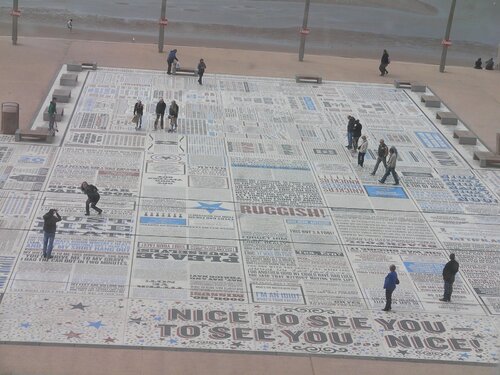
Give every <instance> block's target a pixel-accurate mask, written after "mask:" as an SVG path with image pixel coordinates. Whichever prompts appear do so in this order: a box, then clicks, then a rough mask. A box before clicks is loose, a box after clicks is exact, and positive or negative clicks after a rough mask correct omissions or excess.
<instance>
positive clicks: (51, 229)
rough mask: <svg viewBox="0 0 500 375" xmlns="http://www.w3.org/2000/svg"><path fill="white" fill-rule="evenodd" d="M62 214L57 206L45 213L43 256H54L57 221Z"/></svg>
mask: <svg viewBox="0 0 500 375" xmlns="http://www.w3.org/2000/svg"><path fill="white" fill-rule="evenodd" d="M61 220H62V219H61V216H59V212H57V210H56V209H55V208H51V209H50V210H49V211H48V212H47V213H46V214H45V215H43V258H44V259H50V258H52V249H53V247H54V239H55V237H56V229H57V223H58V222H59V221H61Z"/></svg>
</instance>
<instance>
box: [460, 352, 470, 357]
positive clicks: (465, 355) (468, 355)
mask: <svg viewBox="0 0 500 375" xmlns="http://www.w3.org/2000/svg"><path fill="white" fill-rule="evenodd" d="M460 357H461V358H469V357H470V354H469V353H467V352H464V353H460Z"/></svg>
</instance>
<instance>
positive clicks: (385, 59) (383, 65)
mask: <svg viewBox="0 0 500 375" xmlns="http://www.w3.org/2000/svg"><path fill="white" fill-rule="evenodd" d="M390 63H391V60H390V59H389V53H388V52H387V50H386V49H384V53H383V54H382V58H381V59H380V66H379V67H378V70H380V75H381V76H384V75H386V74H389V72H388V71H387V66H388V65H389V64H390Z"/></svg>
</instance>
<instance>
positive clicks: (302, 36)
mask: <svg viewBox="0 0 500 375" xmlns="http://www.w3.org/2000/svg"><path fill="white" fill-rule="evenodd" d="M309 4H311V0H306V5H305V8H304V18H303V20H302V29H301V30H300V47H299V61H303V60H304V49H305V47H306V36H307V34H308V33H309V29H308V28H307V18H308V17H309Z"/></svg>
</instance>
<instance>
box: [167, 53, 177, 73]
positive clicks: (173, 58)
mask: <svg viewBox="0 0 500 375" xmlns="http://www.w3.org/2000/svg"><path fill="white" fill-rule="evenodd" d="M176 54H177V50H176V49H173V50H171V51H170V52H169V53H168V57H167V64H168V68H167V74H172V64H173V63H174V61H179V59H178V58H177V56H176Z"/></svg>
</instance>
